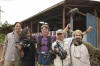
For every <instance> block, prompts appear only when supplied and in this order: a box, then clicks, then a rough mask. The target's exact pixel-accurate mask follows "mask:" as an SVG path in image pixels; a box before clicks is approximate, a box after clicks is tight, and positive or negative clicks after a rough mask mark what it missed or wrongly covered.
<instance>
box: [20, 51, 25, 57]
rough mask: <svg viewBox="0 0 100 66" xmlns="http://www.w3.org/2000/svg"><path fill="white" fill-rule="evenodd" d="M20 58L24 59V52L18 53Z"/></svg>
mask: <svg viewBox="0 0 100 66" xmlns="http://www.w3.org/2000/svg"><path fill="white" fill-rule="evenodd" d="M20 56H21V57H22V58H23V57H24V52H23V51H22V50H21V51H20Z"/></svg>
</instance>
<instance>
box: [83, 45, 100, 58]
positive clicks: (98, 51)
mask: <svg viewBox="0 0 100 66" xmlns="http://www.w3.org/2000/svg"><path fill="white" fill-rule="evenodd" d="M85 45H86V47H87V49H88V51H89V54H90V55H93V54H94V55H98V56H100V49H99V48H95V47H93V46H92V45H91V44H90V43H85Z"/></svg>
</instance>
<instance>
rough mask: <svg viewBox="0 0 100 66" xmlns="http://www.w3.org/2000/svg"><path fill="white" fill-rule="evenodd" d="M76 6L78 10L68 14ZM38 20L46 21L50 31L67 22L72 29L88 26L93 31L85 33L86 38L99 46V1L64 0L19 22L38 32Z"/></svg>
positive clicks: (62, 26) (83, 29)
mask: <svg viewBox="0 0 100 66" xmlns="http://www.w3.org/2000/svg"><path fill="white" fill-rule="evenodd" d="M73 8H78V10H79V11H78V12H77V13H75V14H72V15H71V14H70V10H71V9H73ZM40 22H45V23H48V24H49V26H50V30H51V31H55V30H57V29H59V28H65V26H66V25H67V24H68V23H71V25H73V27H72V29H73V30H75V29H80V30H82V31H85V30H86V29H87V28H88V27H89V26H92V27H93V31H92V32H90V33H88V34H87V37H86V40H87V41H89V42H90V43H92V44H93V45H94V46H95V47H99V48H100V41H99V40H100V31H99V29H100V26H99V25H100V2H96V1H90V0H64V1H62V2H60V3H57V4H55V5H54V6H52V7H50V8H48V9H46V10H44V11H42V12H40V13H38V14H36V15H33V16H32V17H30V18H27V19H25V20H23V21H22V22H21V24H22V26H23V27H26V26H28V27H30V28H31V31H32V32H33V33H37V32H40V26H41V24H40Z"/></svg>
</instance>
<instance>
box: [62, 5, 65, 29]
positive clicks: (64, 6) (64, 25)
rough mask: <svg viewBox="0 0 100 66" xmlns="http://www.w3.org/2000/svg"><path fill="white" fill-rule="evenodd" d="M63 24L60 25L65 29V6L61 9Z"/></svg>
mask: <svg viewBox="0 0 100 66" xmlns="http://www.w3.org/2000/svg"><path fill="white" fill-rule="evenodd" d="M62 16H63V22H62V25H63V29H64V28H65V6H64V7H63V15H62Z"/></svg>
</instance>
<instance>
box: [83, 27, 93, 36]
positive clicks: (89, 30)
mask: <svg viewBox="0 0 100 66" xmlns="http://www.w3.org/2000/svg"><path fill="white" fill-rule="evenodd" d="M92 29H93V27H92V26H89V28H88V29H87V30H86V31H84V32H83V35H86V34H87V33H88V32H91V31H92Z"/></svg>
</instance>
